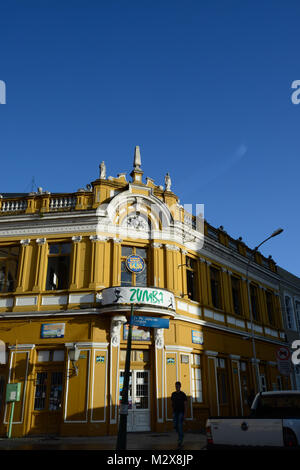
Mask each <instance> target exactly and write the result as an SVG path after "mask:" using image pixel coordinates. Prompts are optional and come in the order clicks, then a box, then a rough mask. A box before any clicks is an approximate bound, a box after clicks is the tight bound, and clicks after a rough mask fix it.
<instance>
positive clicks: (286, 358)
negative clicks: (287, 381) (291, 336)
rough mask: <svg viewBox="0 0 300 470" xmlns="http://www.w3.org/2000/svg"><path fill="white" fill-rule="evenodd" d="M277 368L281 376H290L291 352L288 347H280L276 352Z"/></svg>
mask: <svg viewBox="0 0 300 470" xmlns="http://www.w3.org/2000/svg"><path fill="white" fill-rule="evenodd" d="M276 357H277V367H278V371H279V372H280V374H282V375H287V376H288V375H290V373H291V360H290V358H291V352H290V350H289V348H288V347H286V346H280V347H279V348H278V349H277V350H276Z"/></svg>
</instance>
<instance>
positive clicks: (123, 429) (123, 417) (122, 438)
mask: <svg viewBox="0 0 300 470" xmlns="http://www.w3.org/2000/svg"><path fill="white" fill-rule="evenodd" d="M132 316H133V304H132V305H131V310H130V317H129V327H128V338H127V350H126V362H125V372H124V383H123V390H122V400H121V406H120V413H119V415H120V417H119V420H120V421H119V431H118V439H117V448H116V450H126V444H127V416H128V389H129V373H130V358H131V339H132V324H131V322H132Z"/></svg>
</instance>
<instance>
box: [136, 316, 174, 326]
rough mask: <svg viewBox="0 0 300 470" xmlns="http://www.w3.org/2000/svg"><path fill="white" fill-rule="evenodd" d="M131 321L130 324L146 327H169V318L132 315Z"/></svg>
mask: <svg viewBox="0 0 300 470" xmlns="http://www.w3.org/2000/svg"><path fill="white" fill-rule="evenodd" d="M131 323H132V325H136V326H144V327H148V328H169V320H168V319H166V318H156V317H143V316H133V317H132V319H131Z"/></svg>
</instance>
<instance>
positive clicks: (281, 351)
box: [276, 346, 291, 361]
mask: <svg viewBox="0 0 300 470" xmlns="http://www.w3.org/2000/svg"><path fill="white" fill-rule="evenodd" d="M276 357H277V359H278V361H288V360H289V359H290V357H291V352H290V350H289V348H287V347H286V346H280V347H279V348H278V349H277V351H276Z"/></svg>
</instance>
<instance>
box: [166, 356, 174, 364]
mask: <svg viewBox="0 0 300 470" xmlns="http://www.w3.org/2000/svg"><path fill="white" fill-rule="evenodd" d="M167 364H175V359H174V358H173V357H168V358H167Z"/></svg>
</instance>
